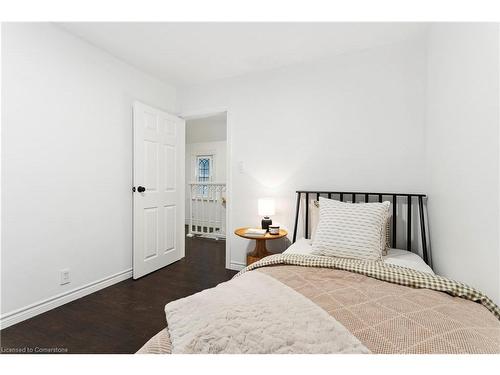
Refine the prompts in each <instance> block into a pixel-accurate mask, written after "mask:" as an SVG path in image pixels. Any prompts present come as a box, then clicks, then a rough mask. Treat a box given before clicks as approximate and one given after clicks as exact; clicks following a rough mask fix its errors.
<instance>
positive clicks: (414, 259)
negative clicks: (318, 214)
mask: <svg viewBox="0 0 500 375" xmlns="http://www.w3.org/2000/svg"><path fill="white" fill-rule="evenodd" d="M311 245H312V241H311V240H310V239H306V238H301V239H299V240H297V241H296V242H295V243H294V244H292V245H291V246H290V247H289V248H288V249H286V250H285V251H284V252H283V254H302V255H311V254H312V246H311ZM382 259H383V261H384V263H387V264H394V265H396V266H402V267H407V268H411V269H413V270H416V271H421V272H427V273H430V274H434V271H432V269H431V268H430V267H429V266H428V265H427V264H426V263H425V262H424V260H423V259H422V258H421V257H420V256H419V255H418V254H415V253H412V252H411V251H407V250H401V249H389V250H388V251H387V255H386V256H383V257H382Z"/></svg>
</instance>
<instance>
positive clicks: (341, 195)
mask: <svg viewBox="0 0 500 375" xmlns="http://www.w3.org/2000/svg"><path fill="white" fill-rule="evenodd" d="M296 193H297V205H296V211H295V226H294V229H293V242H295V240H296V239H297V227H298V223H299V213H300V205H301V201H302V195H304V196H305V202H306V205H305V211H306V212H305V222H304V224H305V231H304V233H305V238H309V225H310V224H309V203H310V198H311V196H313V197H314V196H315V197H316V199H317V200H319V197H320V196H326V197H328V198H329V199H336V197H338V199H337V200H339V201H341V202H344V197H346V196H347V197H349V196H350V197H351V198H352V199H351V201H352V202H353V203H363V202H369V199H370V197H372V196H376V197H378V201H379V202H382V200H383V198H384V197H392V198H391V200H392V246H393V247H396V246H395V245H396V234H397V232H396V229H397V227H396V221H397V220H396V219H397V217H396V213H397V205H398V203H399V204H400V205H401V204H403V200H401V199H399V200H398V198H406V202H405V203H406V205H407V206H408V209H407V211H406V226H407V230H406V250H408V251H412V248H411V233H412V222H411V221H412V220H411V219H412V213H411V211H412V201H413V198H415V199H417V200H418V210H419V219H420V233H421V237H422V238H421V239H422V256H423V259H424V262H425V263H427V264H428V265H430V266H431V267H432V257H431V254H430V250H429V247H428V246H427V233H426V226H425V215H424V198H426V197H427V196H426V195H425V194H410V193H404V194H401V193H365V192H353V191H310V190H297V191H296ZM358 197H364V198H363V200H362V201H361V202H358V199H357V198H358Z"/></svg>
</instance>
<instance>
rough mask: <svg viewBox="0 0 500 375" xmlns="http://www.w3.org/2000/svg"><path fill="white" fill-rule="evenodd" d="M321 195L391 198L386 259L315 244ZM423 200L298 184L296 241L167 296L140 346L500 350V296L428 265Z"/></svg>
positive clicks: (160, 349)
mask: <svg viewBox="0 0 500 375" xmlns="http://www.w3.org/2000/svg"><path fill="white" fill-rule="evenodd" d="M320 197H325V198H329V199H336V200H338V201H350V202H356V203H358V202H371V201H378V202H382V200H384V199H386V198H389V199H390V201H391V208H392V213H393V216H392V225H391V231H390V238H391V241H390V242H391V248H390V249H389V250H388V251H387V254H386V255H384V257H383V259H382V261H366V260H360V259H347V258H339V257H327V256H318V255H314V254H312V245H311V244H312V240H311V237H312V236H313V235H314V224H315V223H314V221H315V220H314V217H313V216H314V212H313V209H312V208H311V207H312V206H311V203H312V202H313V201H314V200H315V199H320ZM425 200H426V196H425V195H423V194H395V193H364V192H325V191H297V205H296V214H295V227H294V231H293V244H292V245H291V246H290V247H289V248H288V249H287V250H286V251H285V252H284V253H283V254H275V255H271V256H269V257H266V258H264V259H262V260H261V261H258V262H256V263H253V264H251V265H250V266H248V267H246V268H245V269H244V270H242V271H241V272H240V273H238V274H237V275H236V276H235V277H234V278H233V279H232V280H230V281H228V282H225V283H221V284H219V285H218V286H217V287H215V288H211V289H208V290H204V291H202V292H200V293H196V294H194V295H192V296H189V297H186V298H182V299H180V300H177V301H173V302H171V303H169V304H167V305H166V307H165V313H166V318H167V322H166V325H167V327H166V328H165V329H163V330H162V331H161V332H159V333H158V334H157V335H155V336H154V337H153V338H151V339H150V340H149V341H148V342H147V343H146V344H145V345H144V346H143V347H142V348H141V349H140V350H139V351H138V353H150V354H153V353H157V354H166V353H173V354H177V353H343V354H367V353H374V354H433V353H446V354H454V353H457V354H460V353H462V354H463V353H500V320H499V319H500V309H499V308H498V306H497V305H496V304H495V303H494V302H493V301H492V300H491V299H490V298H488V297H487V296H486V295H484V294H483V293H481V292H480V291H478V290H476V289H474V288H472V287H470V286H468V285H465V284H463V283H460V282H457V281H453V280H449V279H446V278H444V277H441V276H438V275H436V274H435V273H434V272H433V270H432V256H431V254H430V247H429V246H428V241H427V238H428V230H427V227H426V224H425V219H426V214H425ZM415 216H416V217H417V221H418V225H417V226H416V228H420V230H419V231H418V233H414V232H417V231H416V230H415V228H414V227H415V225H414V224H415V222H413V224H412V220H415V218H414V217H415ZM299 227H300V229H299ZM398 228H399V233H398ZM401 232H403V236H401ZM412 234H413V236H412ZM416 237H418V241H416ZM416 244H418V245H419V248H418V249H417V248H416ZM402 245H403V246H402ZM398 247H405V248H404V249H401V248H399V249H398Z"/></svg>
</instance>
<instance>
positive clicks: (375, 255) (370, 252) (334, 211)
mask: <svg viewBox="0 0 500 375" xmlns="http://www.w3.org/2000/svg"><path fill="white" fill-rule="evenodd" d="M319 199H320V205H319V224H318V228H317V230H316V235H315V238H314V241H313V244H312V249H313V253H314V254H317V255H323V256H333V257H340V258H355V259H365V260H381V259H382V251H383V250H384V248H385V235H386V234H385V223H386V220H387V215H388V212H389V206H390V202H382V203H378V202H377V203H344V202H339V201H336V200H333V199H327V198H323V197H320V198H319Z"/></svg>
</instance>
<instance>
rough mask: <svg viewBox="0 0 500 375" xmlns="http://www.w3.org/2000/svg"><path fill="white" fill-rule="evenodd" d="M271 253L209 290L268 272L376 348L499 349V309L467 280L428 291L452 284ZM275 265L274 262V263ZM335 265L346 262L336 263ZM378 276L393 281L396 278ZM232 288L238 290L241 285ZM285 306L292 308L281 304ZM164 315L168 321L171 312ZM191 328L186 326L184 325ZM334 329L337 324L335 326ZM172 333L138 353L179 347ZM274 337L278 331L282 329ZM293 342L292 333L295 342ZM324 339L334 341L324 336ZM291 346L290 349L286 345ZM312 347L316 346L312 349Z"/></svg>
mask: <svg viewBox="0 0 500 375" xmlns="http://www.w3.org/2000/svg"><path fill="white" fill-rule="evenodd" d="M268 258H271V259H267V258H265V259H267V261H266V262H264V261H261V262H257V263H255V266H253V267H251V268H247V270H250V269H254V270H253V271H252V272H245V273H243V274H241V275H239V276H238V277H236V278H235V279H233V280H231V281H229V282H227V283H223V284H221V285H219V286H218V287H217V288H215V289H212V290H216V289H220V288H221V287H223V289H220V290H223V291H224V293H223V294H224V295H225V294H226V292H228V291H230V290H231V289H233V286H234V284H235V283H237V282H238V280H241V279H243V278H244V277H245V278H246V277H248V275H252V274H255V275H259V274H266V275H267V276H270V277H272V278H274V279H275V280H278V281H279V282H281V283H282V285H279V284H275V286H279V287H278V289H279V290H281V293H283V295H287V296H288V292H290V290H291V289H293V290H292V291H294V293H297V292H298V293H300V294H301V295H302V296H304V297H306V298H307V299H308V300H309V301H310V302H311V303H313V304H315V305H316V306H319V307H321V309H322V310H323V311H324V312H326V313H327V314H328V315H329V316H330V317H331V318H332V319H334V321H336V322H339V323H341V324H342V325H343V326H344V327H345V328H346V329H347V330H348V331H349V332H350V333H351V334H352V336H354V337H356V338H357V339H358V340H359V341H360V342H361V343H362V344H363V346H364V347H366V348H367V349H368V350H369V351H371V352H372V353H500V322H499V320H498V318H497V317H496V316H495V314H493V313H492V312H497V309H498V307H496V305H494V304H493V305H488V306H489V309H490V311H488V309H487V308H486V307H485V306H483V305H481V304H480V303H476V302H473V301H471V300H467V299H466V298H465V297H468V298H476V297H477V300H478V301H480V302H483V303H486V304H488V303H489V302H488V301H489V300H488V299H487V297H485V296H483V295H482V294H481V293H479V292H477V291H473V292H471V291H470V290H469V289H467V288H468V287H467V286H464V285H463V284H460V285H458V286H457V285H455V284H454V282H451V281H450V284H449V285H447V288H449V289H450V290H452V291H451V292H447V293H444V292H443V291H436V290H431V289H430V288H431V287H435V288H437V289H439V288H441V289H442V288H443V287H442V285H445V284H446V282H447V281H446V279H445V280H444V281H443V280H441V279H439V278H437V279H436V278H432V277H431V278H428V277H427V275H423V274H422V273H420V274H418V273H417V274H415V272H416V271H411V270H408V269H404V268H402V267H397V266H393V267H385V266H383V265H382V266H376V267H382V270H380V269H377V270H376V271H373V269H371V268H370V267H372V266H370V265H366V267H368V268H367V269H368V270H369V271H367V269H364V268H363V267H365V266H363V264H362V263H359V261H356V262H354V263H352V262H348V263H347V264H348V265H347V266H345V267H344V268H349V269H350V271H347V270H345V269H334V268H331V267H329V266H328V265H327V264H325V263H324V260H322V259H313V260H311V259H306V262H305V263H307V265H308V266H304V260H303V259H299V260H297V259H298V258H297V259H296V257H295V258H294V257H284V256H281V257H280V256H275V257H274V259H273V258H272V257H268ZM318 258H323V257H318ZM265 259H264V260H265ZM258 263H260V264H258ZM293 263H298V264H301V265H294V264H293ZM372 263H373V262H372ZM273 264H274V266H270V265H273ZM330 266H331V265H330ZM335 267H337V268H342V267H343V266H342V265H338V264H337V265H336V266H335ZM366 267H365V268H366ZM370 272H372V273H371V276H367V275H366V274H367V273H370ZM397 274H399V275H403V274H407V276H405V277H404V278H403V279H404V280H403V279H401V280H399V279H398V276H397ZM380 278H386V279H390V280H391V282H388V281H383V280H380ZM257 279H260V277H257ZM405 280H406V281H405ZM408 280H411V282H412V283H413V284H412V287H410V286H406V285H400V284H402V283H403V284H404V283H409V281H408ZM422 280H424V281H422ZM425 280H427V281H425ZM398 282H399V283H398ZM419 283H424V284H419ZM425 283H430V284H429V285H427V284H425ZM431 284H432V285H431ZM434 284H436V286H434ZM438 284H439V285H441V286H438ZM418 285H420V286H418ZM425 285H427V287H425ZM233 290H234V292H235V293H239V292H238V291H237V290H236V288H234V289H233ZM253 290H254V291H255V293H257V294H259V293H260V294H262V293H263V289H259V288H254V289H253ZM285 291H286V292H285ZM450 293H456V294H461V295H462V297H453V296H452V295H450ZM194 296H196V295H194ZM194 296H192V297H194ZM188 298H191V297H188ZM291 301H292V300H291ZM293 301H294V302H291V304H290V305H295V299H293ZM199 302H201V300H200V301H199ZM266 303H267V304H269V305H274V306H277V305H276V303H275V301H274V299H273V300H269V301H267V302H265V303H264V305H266ZM202 305H203V304H200V305H199V306H200V307H201V306H202ZM203 306H204V305H203ZM234 307H235V306H232V305H231V304H230V303H229V302H228V303H227V304H224V305H221V306H220V311H221V312H222V311H227V312H229V311H232V310H233V308H234ZM242 307H243V305H240V306H239V307H238V308H242ZM289 307H290V306H289ZM289 307H288V308H289ZM280 308H283V310H284V311H286V310H287V308H285V307H284V306H281V307H280ZM202 310H203V308H202ZM276 313H277V312H276ZM277 314H278V315H279V313H277ZM278 315H275V316H273V319H275V320H274V322H276V321H279V320H280V318H279V317H278ZM167 320H168V322H169V324H170V319H169V318H168V317H167ZM322 324H323V323H322ZM188 325H189V324H188V323H186V328H188ZM333 326H335V327H336V325H335V324H334V325H333ZM290 327H291V326H290ZM233 329H234V331H230V332H226V333H228V334H229V336H231V337H232V335H233V334H235V335H236V336H238V335H239V331H238V328H237V327H233ZM290 329H291V330H293V329H292V328H290ZM171 331H172V327H169V329H168V331H167V330H164V331H162V332H160V333H159V334H158V335H157V336H155V337H154V338H153V339H151V340H150V342H148V343H147V344H146V345H145V346H144V347H143V348H142V349H141V352H143V353H144V352H147V353H165V352H167V353H169V352H172V351H173V352H176V351H175V350H171V347H170V345H171V343H170V337H169V333H170V332H171ZM275 334H277V336H280V335H281V332H275ZM207 339H208V341H210V339H209V338H207ZM295 339H296V338H293V337H292V340H295ZM322 339H326V340H329V338H328V337H327V338H325V337H324V336H322ZM217 341H218V340H217ZM173 342H175V340H173ZM204 345H206V344H204ZM174 346H175V345H174ZM159 348H167V349H166V350H160V349H159ZM289 348H292V346H291V345H289ZM331 348H333V346H332V347H331ZM309 349H311V350H313V346H311V347H310V348H309ZM183 350H184V349H183ZM302 350H304V349H303V348H300V347H295V348H294V349H292V350H290V351H289V352H309V351H302ZM193 352H196V350H193ZM250 352H252V351H250ZM266 352H273V350H270V351H266Z"/></svg>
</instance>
